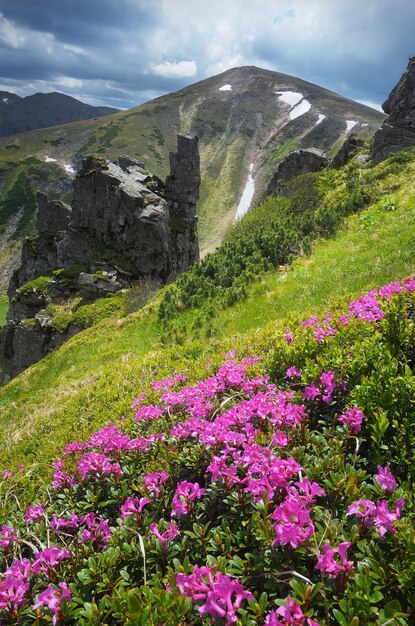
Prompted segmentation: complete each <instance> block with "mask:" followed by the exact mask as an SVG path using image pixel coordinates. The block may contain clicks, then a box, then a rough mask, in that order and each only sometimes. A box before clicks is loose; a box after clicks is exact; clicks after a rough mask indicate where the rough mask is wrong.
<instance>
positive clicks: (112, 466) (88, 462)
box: [78, 452, 123, 480]
mask: <svg viewBox="0 0 415 626" xmlns="http://www.w3.org/2000/svg"><path fill="white" fill-rule="evenodd" d="M78 472H79V473H80V475H81V477H82V479H83V480H85V479H86V478H87V477H88V474H92V475H93V476H103V475H104V474H113V475H114V476H121V475H122V473H123V472H122V469H121V466H120V464H119V463H114V462H112V461H111V459H110V458H109V457H107V456H106V455H105V454H101V453H99V452H87V453H86V454H84V455H83V456H82V457H81V458H80V460H79V463H78Z"/></svg>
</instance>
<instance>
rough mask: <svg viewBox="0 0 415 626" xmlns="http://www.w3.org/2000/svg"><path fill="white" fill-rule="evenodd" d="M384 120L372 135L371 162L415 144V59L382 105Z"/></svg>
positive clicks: (378, 160)
mask: <svg viewBox="0 0 415 626" xmlns="http://www.w3.org/2000/svg"><path fill="white" fill-rule="evenodd" d="M382 108H383V110H384V111H385V113H387V114H388V117H387V118H386V120H385V121H384V122H383V124H382V126H381V128H380V129H379V130H378V131H377V132H376V133H375V137H374V143H373V149H372V161H373V163H374V164H376V163H379V162H380V161H383V160H384V159H386V158H387V157H388V156H390V155H391V154H394V153H395V152H399V150H403V149H404V148H409V147H410V146H413V145H415V57H412V58H411V59H410V60H409V63H408V67H407V69H406V72H404V74H403V75H402V77H401V79H400V81H399V82H398V84H397V85H396V86H395V87H394V88H393V90H392V91H391V93H390V94H389V96H388V99H387V100H386V101H385V102H384V103H383V105H382Z"/></svg>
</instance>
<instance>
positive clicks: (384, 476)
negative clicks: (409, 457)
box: [374, 463, 397, 493]
mask: <svg viewBox="0 0 415 626" xmlns="http://www.w3.org/2000/svg"><path fill="white" fill-rule="evenodd" d="M389 465H390V464H389V463H388V464H387V465H386V467H382V466H381V465H378V466H377V468H378V473H377V474H375V475H374V478H375V479H376V480H377V482H378V483H379V485H380V486H381V487H382V489H383V491H386V493H394V492H395V491H396V487H397V483H396V480H395V478H394V477H393V475H392V472H391V471H390V469H389Z"/></svg>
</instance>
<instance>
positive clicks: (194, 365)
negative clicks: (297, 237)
mask: <svg viewBox="0 0 415 626" xmlns="http://www.w3.org/2000/svg"><path fill="white" fill-rule="evenodd" d="M393 165H394V168H393V172H391V171H389V170H388V172H389V173H388V175H387V177H386V179H384V180H383V183H382V185H383V187H382V189H381V194H380V199H379V194H378V195H377V196H376V202H375V203H374V204H372V205H371V206H369V207H368V208H367V209H366V210H364V211H362V212H360V213H358V214H356V215H353V216H351V217H350V218H348V220H347V222H346V223H345V225H344V226H343V227H342V228H341V229H340V230H339V231H338V232H337V234H336V235H335V236H333V237H331V238H328V239H321V240H320V241H319V242H318V243H316V244H315V245H314V247H313V249H312V252H311V254H310V255H309V256H305V257H301V258H299V259H297V260H295V261H294V262H293V263H292V264H291V266H286V267H284V268H279V269H278V270H276V271H272V272H268V273H266V274H263V275H262V277H259V279H258V280H257V281H256V282H254V283H253V284H252V285H251V287H250V290H249V295H248V297H247V298H246V299H245V300H244V301H243V302H239V303H237V304H236V305H234V306H232V307H228V308H225V309H223V310H222V311H218V312H217V315H216V316H214V318H213V320H212V321H211V324H210V326H209V335H210V336H209V337H208V338H205V339H196V334H193V335H192V331H191V327H192V318H193V317H194V315H195V313H194V311H192V310H190V311H185V312H184V313H183V315H182V318H183V319H182V320H181V322H182V324H183V325H184V326H187V327H188V328H189V332H188V336H187V338H186V341H184V343H183V345H181V346H177V345H173V346H167V347H166V346H163V344H162V342H161V339H160V337H161V335H160V326H159V322H158V318H157V311H158V306H159V301H160V298H161V295H162V294H161V295H160V296H158V297H157V298H156V300H155V301H154V302H153V303H152V304H150V305H148V306H147V307H146V308H144V309H142V310H141V311H139V312H138V313H135V314H132V315H130V316H128V317H126V318H124V319H122V320H118V319H114V320H107V321H105V322H102V323H100V324H99V325H97V326H96V327H93V328H90V329H88V330H86V331H84V332H82V333H81V334H79V335H77V336H76V337H74V338H73V339H72V340H70V341H69V342H68V343H67V344H65V345H64V346H63V347H61V348H60V349H59V350H58V351H56V352H55V353H53V354H50V355H49V356H48V357H47V358H46V359H44V360H43V361H42V362H40V363H38V364H36V365H34V366H32V367H31V368H30V369H29V370H28V371H26V372H24V373H23V374H21V375H20V376H18V377H17V378H16V379H15V380H13V381H12V382H11V383H9V384H7V385H6V386H4V387H3V388H1V389H0V415H1V418H0V463H1V465H2V466H3V465H6V466H16V465H18V464H19V463H24V464H26V463H27V462H29V461H32V460H37V461H39V462H40V463H47V462H48V461H49V460H50V459H51V458H53V457H55V456H56V454H57V453H58V451H59V450H60V449H61V447H62V445H64V444H65V443H67V442H68V441H71V440H73V439H74V438H75V439H82V438H85V437H88V435H89V434H90V433H91V432H92V431H93V430H95V429H96V428H97V427H99V426H100V425H103V424H105V423H107V422H108V421H109V420H115V419H118V418H119V417H121V416H122V415H125V414H127V413H128V412H129V411H130V406H129V403H130V399H131V397H133V396H134V394H136V393H138V392H139V391H140V390H141V389H143V388H146V386H148V385H149V384H150V381H151V380H154V379H155V378H158V377H162V376H164V375H169V374H171V373H172V372H174V371H176V372H177V371H184V370H188V372H189V377H190V378H191V377H197V376H198V375H199V376H201V375H202V374H203V368H204V364H205V361H206V358H211V359H214V360H215V359H218V362H219V360H220V358H221V353H222V352H223V351H225V350H229V349H231V348H233V347H236V346H241V345H249V344H250V345H251V346H253V349H255V347H258V349H260V345H259V344H261V345H263V346H267V345H268V346H269V345H272V343H273V337H274V332H275V329H276V328H277V327H278V326H279V325H282V326H284V327H285V325H286V324H287V323H289V319H288V318H290V317H291V318H292V317H295V318H297V319H298V318H300V319H303V318H305V317H307V316H308V315H309V313H312V312H316V313H317V312H319V311H320V312H324V310H326V309H327V308H329V307H331V306H333V305H334V304H335V302H336V300H337V299H338V298H339V297H342V296H344V297H346V299H347V298H348V297H349V295H350V294H359V293H360V292H362V291H365V290H369V289H371V288H374V287H379V286H381V285H382V284H384V283H387V282H388V281H390V280H394V279H402V278H403V277H405V276H407V275H409V274H411V273H412V272H413V271H414V265H415V261H414V259H415V242H414V238H413V233H414V219H415V203H414V198H415V189H414V185H413V180H414V179H415V177H414V173H415V163H414V161H412V160H410V161H407V162H406V163H405V164H404V165H402V166H399V164H396V163H394V164H393ZM338 177H340V178H339V180H338V182H339V181H340V180H341V174H338ZM374 184H375V183H374ZM329 192H330V191H329ZM260 329H261V330H260ZM241 333H244V334H243V335H241Z"/></svg>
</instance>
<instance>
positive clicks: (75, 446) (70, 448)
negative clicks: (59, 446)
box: [63, 441, 87, 456]
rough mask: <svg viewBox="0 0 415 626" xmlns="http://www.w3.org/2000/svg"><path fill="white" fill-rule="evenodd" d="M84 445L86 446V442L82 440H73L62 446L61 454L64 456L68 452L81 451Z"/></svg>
mask: <svg viewBox="0 0 415 626" xmlns="http://www.w3.org/2000/svg"><path fill="white" fill-rule="evenodd" d="M86 447H87V443H86V442H85V441H84V442H79V441H74V442H72V443H68V444H67V445H66V446H65V447H64V449H63V454H64V455H65V456H67V455H69V454H76V453H77V452H82V451H83V450H85V448H86Z"/></svg>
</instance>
